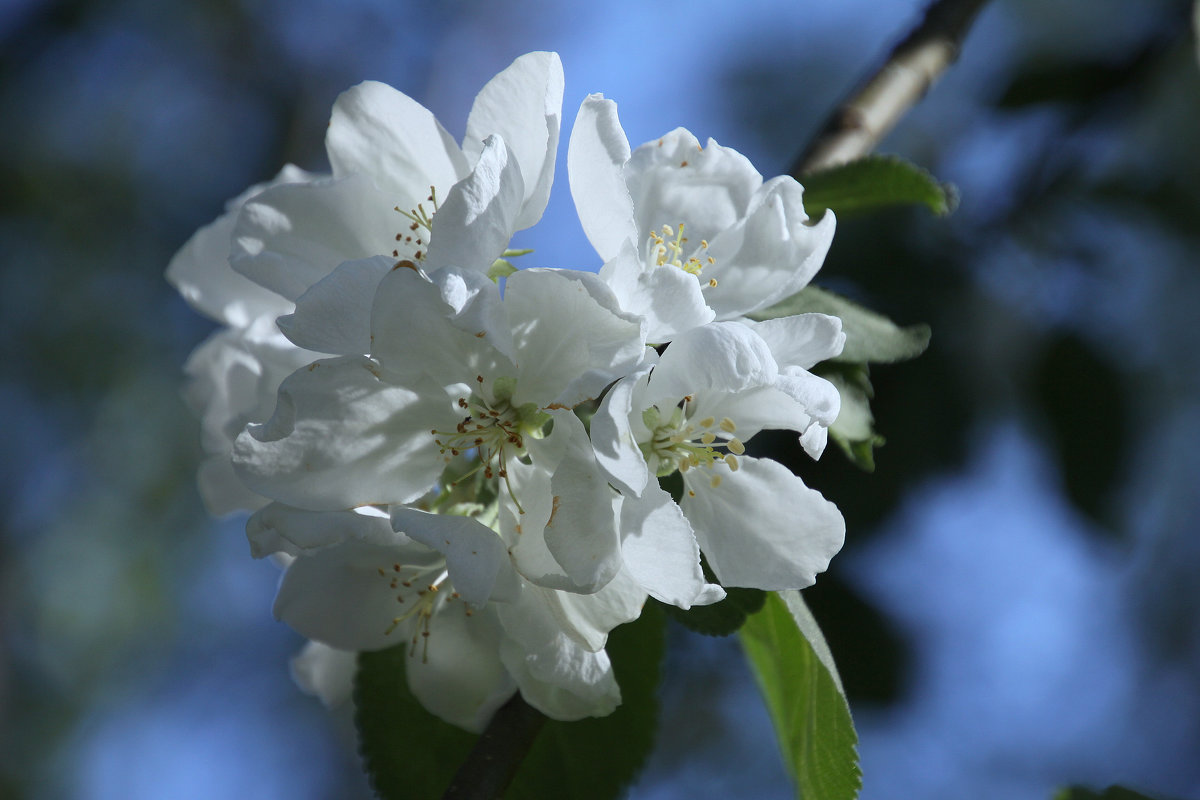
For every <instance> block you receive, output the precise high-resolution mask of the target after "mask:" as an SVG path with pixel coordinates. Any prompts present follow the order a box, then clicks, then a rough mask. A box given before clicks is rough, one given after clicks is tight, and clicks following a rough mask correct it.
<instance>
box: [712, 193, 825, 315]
mask: <svg viewBox="0 0 1200 800" xmlns="http://www.w3.org/2000/svg"><path fill="white" fill-rule="evenodd" d="M803 192H804V190H803V188H802V187H801V186H800V184H798V183H796V181H795V180H793V179H792V178H789V177H786V176H783V177H780V178H775V179H773V180H771V181H770V182H768V183H766V184H764V185H763V187H762V189H761V190H760V191H759V192H757V193H756V194H755V196H754V199H753V200H752V202H751V203H750V207H749V208H748V209H747V211H746V216H745V218H744V219H742V220H740V221H739V222H738V223H737V224H736V225H732V226H730V227H729V228H726V229H725V230H723V231H721V232H720V233H719V234H717V235H715V236H714V237H713V238H711V239H710V240H709V247H708V255H709V256H710V257H712V259H713V260H714V262H715V263H714V264H713V265H711V266H709V267H707V268H706V269H705V272H704V274H705V275H706V276H711V277H713V278H714V279H716V280H717V286H715V287H713V288H711V289H709V290H707V291H706V292H705V299H706V300H708V304H709V305H710V306H712V308H713V309H714V310H715V311H716V312H717V319H733V318H736V317H738V316H741V315H742V314H747V313H749V312H751V311H754V310H756V309H760V308H765V307H766V306H768V305H770V304H771V303H774V302H776V301H778V300H782V299H783V298H785V297H788V296H790V295H792V294H795V293H796V292H798V291H800V290H801V289H803V288H804V286H805V285H806V284H807V283H808V282H809V280H811V279H812V277H813V275H815V274H816V273H817V270H819V269H820V268H821V264H822V263H823V262H824V260H825V254H826V253H827V252H828V251H829V245H830V244H831V243H832V242H833V232H834V227H835V225H836V220H835V219H834V216H833V213H832V212H826V213H825V215H824V216H823V217H822V218H821V220H820V221H819V222H817V223H816V224H815V225H809V224H808V217H807V215H806V214H805V213H804V203H803V200H802V195H803Z"/></svg>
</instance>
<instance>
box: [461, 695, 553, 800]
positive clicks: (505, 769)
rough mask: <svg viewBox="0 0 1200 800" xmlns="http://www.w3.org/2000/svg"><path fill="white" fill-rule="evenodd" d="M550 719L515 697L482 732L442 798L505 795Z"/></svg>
mask: <svg viewBox="0 0 1200 800" xmlns="http://www.w3.org/2000/svg"><path fill="white" fill-rule="evenodd" d="M545 722H546V716H545V715H544V714H542V712H540V711H538V710H537V709H535V708H534V707H533V706H531V705H529V704H528V703H526V702H525V701H524V699H522V698H521V694H520V692H518V693H517V694H515V695H513V696H512V699H511V700H509V701H508V702H507V703H505V704H504V705H502V706H500V708H499V709H498V710H497V711H496V714H495V716H493V717H492V721H491V722H489V723H488V726H487V728H486V729H485V730H484V731H483V733H482V734H480V736H479V739H478V740H477V741H476V742H475V746H474V747H473V748H471V752H470V753H469V754H467V759H466V761H464V762H463V764H462V766H461V767H459V768H458V772H456V773H455V774H454V780H452V781H451V782H450V786H449V787H448V788H447V789H446V793H445V794H443V795H442V800H495V798H499V797H502V796H503V795H504V790H505V789H507V788H508V785H509V783H511V782H512V779H513V776H514V775H516V773H517V768H518V767H520V766H521V761H522V760H524V758H525V756H526V754H527V753H528V752H529V748H530V747H532V746H533V741H534V739H535V738H537V735H538V732H539V731H540V730H541V729H542V725H543V724H544V723H545Z"/></svg>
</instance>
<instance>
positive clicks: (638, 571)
mask: <svg viewBox="0 0 1200 800" xmlns="http://www.w3.org/2000/svg"><path fill="white" fill-rule="evenodd" d="M621 532H622V537H623V538H622V540H621V554H622V556H623V557H624V559H625V565H626V568H627V569H628V570H629V573H630V575H632V576H633V578H634V579H635V580H636V581H637V582H638V584H640V585H641V587H642V588H643V589H645V590H646V591H647V592H649V593H650V596H651V597H653V598H655V599H656V600H661V601H662V602H664V603H669V604H671V605H674V606H679V607H680V608H683V609H688V608H691V607H692V605H694V604H696V603H698V602H701V601H703V602H704V603H715V602H717V601H718V600H720V599H722V598H723V597H724V596H725V592H724V591H723V590H721V588H720V587H717V586H712V585H710V584H709V583H708V582H707V581H706V580H705V579H704V572H703V571H702V570H701V569H700V548H699V546H698V545H697V544H696V537H695V535H694V534H693V533H692V526H691V525H689V524H688V521H687V519H686V518H684V516H683V512H682V511H681V510H680V508H679V506H677V505H676V504H675V501H674V500H672V499H671V496H670V495H669V494H667V493H666V492H665V491H663V490H662V489H660V488H659V487H658V486H657V485H655V484H654V483H651V484H649V485H648V486H646V490H645V493H644V494H643V495H642V496H641V497H640V498H636V497H626V498H625V502H624V504H623V506H622V508H621ZM714 590H715V591H714Z"/></svg>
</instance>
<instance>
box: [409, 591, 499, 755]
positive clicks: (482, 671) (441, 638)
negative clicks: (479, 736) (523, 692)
mask: <svg viewBox="0 0 1200 800" xmlns="http://www.w3.org/2000/svg"><path fill="white" fill-rule="evenodd" d="M502 635H503V631H502V630H501V628H500V624H499V621H498V620H497V619H496V617H495V615H494V614H493V613H490V612H489V610H487V609H484V610H483V611H480V612H475V613H474V614H472V615H471V616H467V615H466V614H465V613H464V610H463V609H462V608H453V607H450V606H447V607H445V608H443V609H442V610H441V611H440V612H439V613H438V614H436V615H435V616H434V617H433V619H432V620H431V621H430V625H429V636H428V637H423V638H424V641H422V642H419V643H418V644H417V646H416V647H415V648H414V649H413V651H412V654H411V655H410V656H409V658H408V662H407V664H406V667H405V675H406V677H407V679H408V688H409V689H411V690H412V693H413V696H415V697H416V698H417V700H418V701H420V703H421V705H422V706H424V707H425V709H426V710H427V711H429V712H430V713H431V714H435V715H436V716H438V717H441V718H442V719H444V720H446V721H447V722H449V723H450V724H452V725H457V726H458V727H460V728H464V729H465V730H468V731H471V732H472V733H479V732H480V731H482V730H483V729H484V728H485V727H487V723H488V721H489V720H491V718H492V714H494V713H495V711H496V709H497V708H499V707H500V706H502V705H504V703H505V701H506V700H508V698H510V697H512V696H513V694H514V693H515V692H516V691H517V684H516V682H515V681H514V680H513V679H512V677H511V676H510V675H509V674H508V671H507V670H506V669H505V668H504V664H503V663H502V662H501V660H500V642H501V637H502Z"/></svg>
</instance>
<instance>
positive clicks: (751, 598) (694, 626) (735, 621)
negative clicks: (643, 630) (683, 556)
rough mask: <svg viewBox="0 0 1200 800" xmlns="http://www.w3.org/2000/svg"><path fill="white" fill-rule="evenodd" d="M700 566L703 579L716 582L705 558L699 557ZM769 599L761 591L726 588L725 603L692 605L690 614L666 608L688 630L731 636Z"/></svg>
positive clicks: (665, 606)
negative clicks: (702, 571) (702, 570)
mask: <svg viewBox="0 0 1200 800" xmlns="http://www.w3.org/2000/svg"><path fill="white" fill-rule="evenodd" d="M700 566H701V567H702V568H703V569H704V577H705V578H707V579H708V580H709V581H710V582H711V583H716V582H717V579H716V576H715V575H713V572H712V569H711V568H710V567H709V566H708V562H707V561H705V560H704V557H703V556H701V557H700ZM766 599H767V593H766V592H764V591H763V590H762V589H746V588H742V587H737V586H734V587H730V588H726V589H725V599H724V600H722V601H721V602H719V603H713V604H712V605H710V606H692V607H691V608H689V609H688V610H687V611H684V610H683V609H682V608H679V607H678V606H672V605H666V604H663V608H664V609H666V611H667V615H668V616H670V617H671V618H672V619H674V620H676V621H677V622H679V623H680V624H682V625H683V626H684V627H685V628H688V629H689V630H693V631H695V632H696V633H702V634H704V635H705V636H728V635H729V634H731V633H734V632H735V631H737V629H738V628H740V627H742V624H743V623H745V621H746V617H748V616H749V615H751V614H753V613H755V612H757V611H758V610H759V609H760V608H762V606H763V602H765V601H766Z"/></svg>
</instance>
